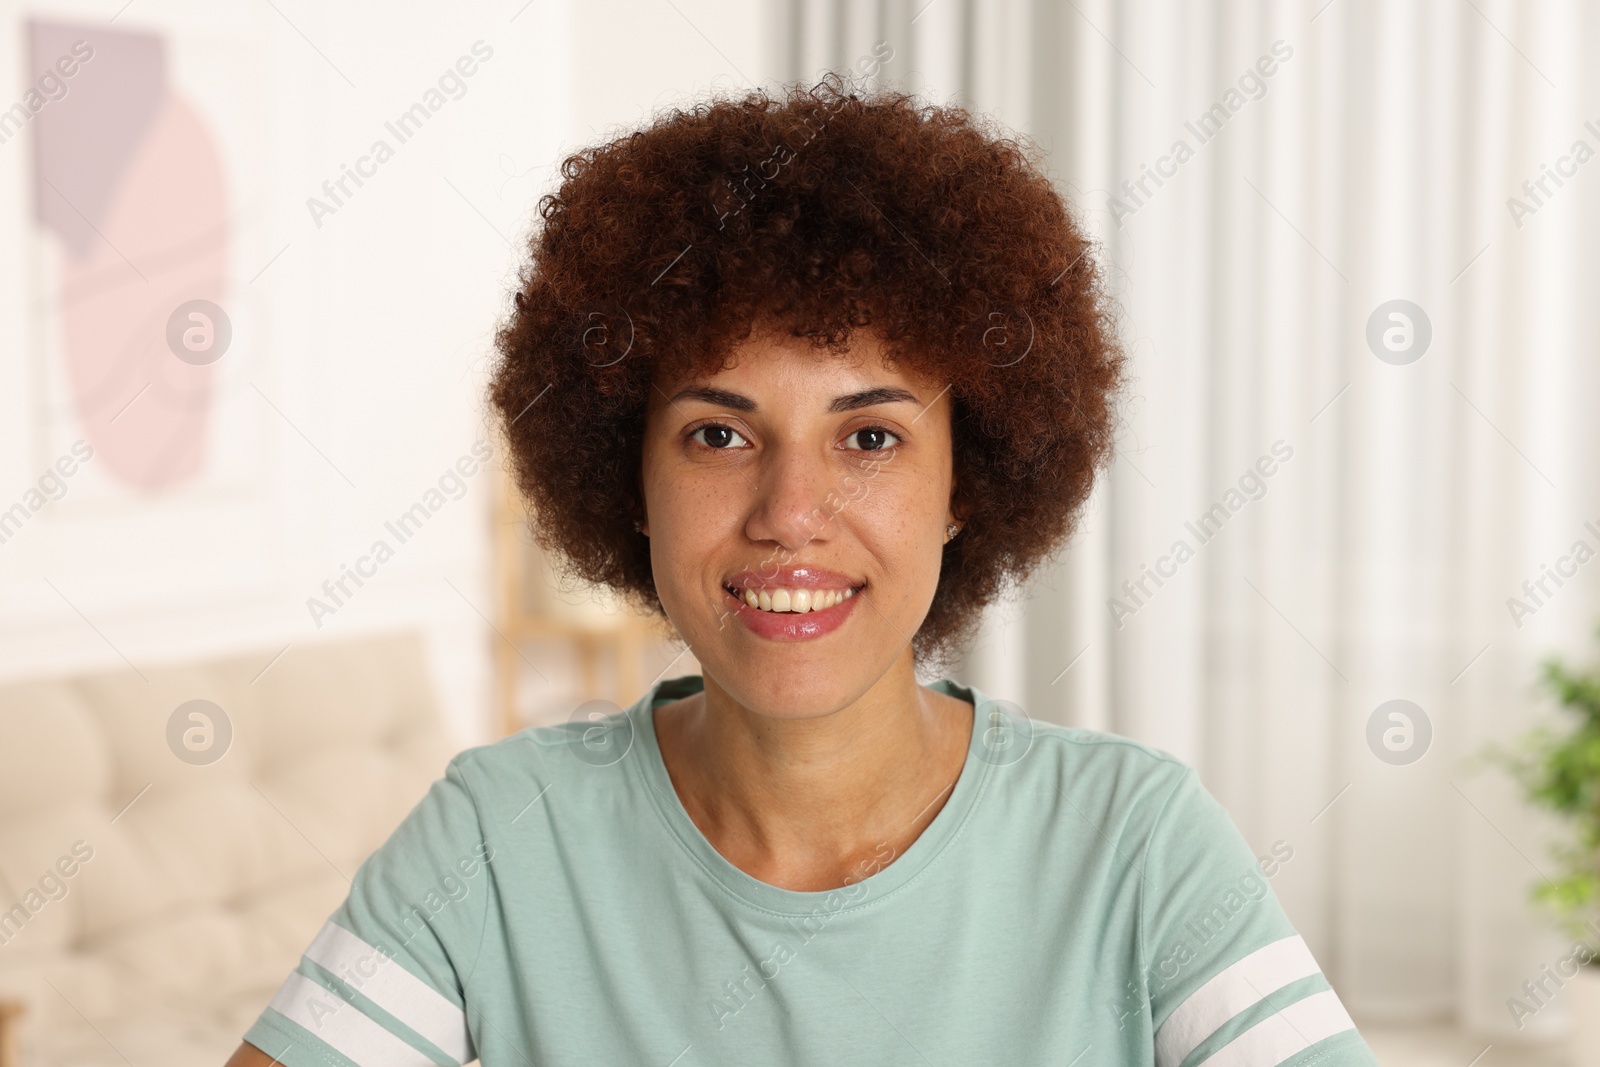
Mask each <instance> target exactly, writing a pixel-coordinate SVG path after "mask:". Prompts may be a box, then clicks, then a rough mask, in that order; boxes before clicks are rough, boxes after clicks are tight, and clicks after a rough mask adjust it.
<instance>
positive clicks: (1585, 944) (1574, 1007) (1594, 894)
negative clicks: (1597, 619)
mask: <svg viewBox="0 0 1600 1067" xmlns="http://www.w3.org/2000/svg"><path fill="white" fill-rule="evenodd" d="M1596 637H1597V638H1600V628H1597V629H1596ZM1539 685H1540V688H1541V689H1542V690H1544V691H1545V692H1546V693H1548V694H1549V695H1551V696H1553V697H1554V698H1555V699H1556V701H1557V702H1558V703H1559V704H1560V705H1561V712H1560V713H1559V716H1558V717H1557V718H1556V719H1555V720H1554V721H1550V722H1546V723H1544V724H1541V725H1539V726H1537V727H1535V728H1534V729H1532V730H1530V731H1529V732H1527V733H1526V734H1524V735H1523V736H1522V737H1521V738H1519V739H1518V740H1517V741H1516V742H1514V743H1513V744H1512V745H1511V746H1510V747H1509V748H1503V749H1498V750H1496V751H1495V752H1494V753H1493V754H1492V756H1491V758H1492V759H1494V761H1495V762H1497V763H1499V764H1500V765H1501V766H1503V767H1505V768H1506V769H1507V770H1508V771H1509V772H1510V773H1511V775H1512V777H1513V778H1514V779H1516V781H1517V783H1518V784H1519V785H1520V786H1521V787H1522V791H1523V795H1524V796H1525V797H1526V799H1527V800H1528V801H1529V802H1530V803H1532V804H1534V805H1535V806H1537V807H1540V808H1544V809H1545V810H1547V811H1549V812H1552V813H1553V814H1555V815H1556V816H1557V818H1558V819H1559V820H1560V821H1561V823H1562V825H1563V828H1564V830H1565V834H1564V840H1562V841H1561V842H1560V843H1559V844H1557V845H1556V846H1555V848H1554V849H1553V859H1554V860H1555V864H1556V866H1555V868H1554V869H1553V870H1549V871H1548V872H1547V877H1545V878H1542V879H1541V880H1540V881H1539V882H1538V883H1537V884H1535V886H1534V887H1533V890H1532V896H1533V899H1534V901H1535V902H1536V903H1537V904H1539V905H1540V906H1541V908H1542V909H1544V910H1545V911H1547V912H1548V913H1549V914H1551V915H1552V916H1553V917H1554V918H1555V919H1556V920H1557V921H1558V922H1559V923H1560V924H1561V926H1562V927H1563V928H1564V929H1565V930H1566V931H1567V932H1568V933H1570V934H1571V935H1572V936H1573V937H1574V938H1576V943H1575V944H1574V946H1573V949H1574V951H1573V954H1572V955H1570V956H1568V957H1567V958H1566V959H1567V961H1570V962H1566V966H1565V967H1561V968H1560V969H1561V970H1562V971H1563V974H1562V978H1563V979H1565V984H1566V986H1567V988H1565V989H1564V990H1563V991H1562V997H1563V999H1565V1000H1566V1001H1567V1014H1568V1016H1569V1017H1570V1018H1571V1019H1572V1020H1573V1023H1574V1028H1575V1031H1576V1032H1575V1033H1574V1035H1573V1046H1572V1047H1573V1053H1574V1055H1575V1061H1574V1062H1575V1063H1577V1064H1579V1065H1585V1067H1586V1065H1589V1064H1600V663H1597V664H1593V665H1591V666H1589V667H1588V668H1587V669H1583V668H1575V667H1571V666H1568V665H1567V664H1566V663H1564V662H1562V660H1560V659H1559V658H1555V657H1552V658H1551V659H1548V660H1546V661H1545V662H1544V663H1543V664H1541V666H1540V673H1539ZM1574 964H1584V965H1583V966H1578V967H1576V968H1575V969H1576V972H1577V973H1573V974H1567V973H1565V972H1566V971H1570V970H1573V969H1574ZM1510 1003H1511V1004H1512V1006H1513V1010H1512V1014H1513V1017H1517V1016H1518V1009H1517V1008H1516V1007H1515V1003H1516V1002H1515V999H1514V1000H1513V1002H1510ZM1525 1003H1526V1002H1524V1005H1525ZM1518 1025H1519V1027H1520V1025H1521V1019H1520V1018H1518Z"/></svg>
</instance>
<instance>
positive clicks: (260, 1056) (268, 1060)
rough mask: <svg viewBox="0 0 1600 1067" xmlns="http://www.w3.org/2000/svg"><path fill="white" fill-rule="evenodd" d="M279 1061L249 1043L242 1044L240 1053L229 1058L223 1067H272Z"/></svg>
mask: <svg viewBox="0 0 1600 1067" xmlns="http://www.w3.org/2000/svg"><path fill="white" fill-rule="evenodd" d="M277 1062H278V1061H277V1060H275V1059H273V1058H272V1057H271V1056H268V1055H267V1054H266V1053H265V1052H262V1051H261V1050H260V1049H258V1048H256V1047H255V1046H254V1045H252V1044H249V1043H248V1042H241V1043H240V1045H239V1051H237V1052H235V1053H234V1054H233V1055H232V1056H230V1057H229V1058H228V1062H227V1063H225V1064H223V1067H272V1064H274V1063H277Z"/></svg>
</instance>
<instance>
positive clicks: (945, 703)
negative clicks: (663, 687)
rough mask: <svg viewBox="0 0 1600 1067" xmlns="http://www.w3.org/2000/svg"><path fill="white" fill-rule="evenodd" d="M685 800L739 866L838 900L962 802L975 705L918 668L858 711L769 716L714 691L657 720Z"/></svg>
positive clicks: (890, 679)
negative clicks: (922, 681)
mask: <svg viewBox="0 0 1600 1067" xmlns="http://www.w3.org/2000/svg"><path fill="white" fill-rule="evenodd" d="M654 718H655V723H656V736H657V741H658V744H659V747H660V749H661V756H662V760H663V762H664V763H665V764H666V768H667V773H668V775H669V776H670V777H671V779H672V785H673V788H674V789H675V790H676V791H677V794H678V798H679V800H680V801H682V803H683V807H684V810H685V811H687V812H688V814H689V817H690V819H691V820H693V822H694V824H695V826H697V827H698V828H699V829H700V832H701V833H703V834H704V835H705V837H706V839H707V840H708V841H710V842H711V844H712V846H713V847H714V848H716V850H717V851H718V852H719V853H721V854H722V855H723V856H724V857H725V858H726V859H727V860H728V861H729V862H730V863H732V864H733V865H734V866H736V867H738V868H739V869H740V870H742V871H744V872H745V873H746V874H749V875H750V876H751V877H753V878H756V879H758V880H760V881H763V882H767V883H769V884H772V885H776V886H780V887H782V888H785V889H794V890H805V891H814V890H824V889H835V888H838V887H839V886H842V885H846V884H849V883H852V882H857V881H861V880H862V879H863V878H866V877H868V876H870V875H871V874H872V873H874V872H875V871H876V870H877V869H879V868H880V867H883V866H886V865H887V864H888V863H889V862H892V860H893V859H894V857H896V856H899V855H900V854H901V853H903V852H904V851H905V850H906V849H907V848H908V847H910V845H911V843H912V842H913V841H915V840H916V839H917V837H918V836H920V835H921V833H922V831H923V830H924V829H926V828H927V826H928V824H929V823H930V822H932V821H933V818H934V817H935V816H936V815H938V813H939V811H940V810H941V809H942V808H943V807H944V804H945V802H946V801H947V800H948V799H949V798H950V794H951V792H952V790H953V789H954V786H955V782H956V779H957V777H958V776H959V775H960V774H961V770H962V767H963V766H964V764H965V761H966V754H967V750H968V747H969V745H970V743H971V737H972V729H973V715H972V706H971V705H970V704H968V703H967V702H966V701H964V700H960V699H957V698H955V697H950V696H946V695H944V694H943V693H938V692H935V691H934V690H931V689H927V688H924V687H923V686H920V685H918V684H917V681H916V674H915V671H914V667H913V663H912V661H911V657H910V655H909V654H908V655H907V656H905V657H904V658H903V660H902V661H900V662H897V663H896V665H895V667H894V668H892V669H891V670H890V671H889V672H888V673H887V674H885V675H884V677H883V678H881V679H879V680H878V682H877V683H876V684H874V685H873V687H872V688H871V689H869V690H868V691H867V692H866V693H864V694H863V695H862V696H861V697H860V698H859V699H857V700H856V701H855V702H854V703H852V704H850V705H848V706H846V707H843V708H840V709H839V710H837V711H834V712H830V713H828V714H825V715H819V716H814V717H809V718H801V719H785V718H777V717H774V716H770V715H759V714H756V713H754V712H751V711H750V710H748V709H747V708H745V707H743V706H742V705H741V704H740V703H739V702H738V701H737V700H735V699H734V698H733V697H732V696H730V695H729V694H728V693H727V692H726V691H725V690H723V689H722V688H721V687H720V686H718V685H717V684H716V681H715V679H713V678H711V677H707V678H706V679H705V690H704V692H702V693H696V694H694V695H693V696H689V697H685V698H683V699H682V700H678V701H675V702H673V703H671V704H667V705H663V706H662V707H660V708H658V709H657V710H656V712H655V716H654Z"/></svg>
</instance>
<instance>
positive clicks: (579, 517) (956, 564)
mask: <svg viewBox="0 0 1600 1067" xmlns="http://www.w3.org/2000/svg"><path fill="white" fill-rule="evenodd" d="M561 173H562V176H563V179H564V180H563V181H562V183H561V186H560V188H559V190H558V191H557V192H556V193H554V194H552V195H547V196H545V197H543V198H542V199H541V200H540V202H539V214H540V216H541V217H542V219H543V223H544V225H543V226H542V227H541V228H540V229H539V230H538V232H537V233H536V234H535V235H534V236H533V237H532V238H531V240H530V246H529V252H530V255H529V259H528V261H527V263H526V264H525V265H524V267H523V269H522V271H521V273H520V276H519V291H518V292H517V293H516V296H515V300H514V309H513V310H512V311H511V313H510V315H509V317H508V319H507V320H506V321H505V322H503V323H502V324H501V326H500V328H499V330H498V332H497V334H496V345H497V348H498V352H499V358H498V360H497V361H496V364H495V367H494V371H493V376H492V381H491V383H490V398H491V401H492V403H493V405H494V407H495V408H496V409H497V412H498V414H499V416H500V418H501V420H502V421H503V423H504V429H505V434H506V441H507V444H508V445H509V447H510V451H511V456H512V464H513V469H514V473H515V475H516V479H517V484H518V486H519V487H520V489H521V491H522V493H523V494H524V496H525V497H526V498H527V500H528V502H529V503H530V504H531V522H532V527H533V532H534V536H535V538H536V539H537V540H538V541H539V543H540V544H541V545H543V546H545V547H546V548H548V549H551V550H553V551H555V552H556V553H558V554H559V555H560V556H563V557H565V562H566V565H567V566H566V570H567V571H568V573H570V574H573V575H575V576H577V577H579V578H581V579H584V580H587V581H590V582H596V583H600V584H603V585H606V586H610V587H611V588H613V589H615V590H617V591H619V592H621V593H623V594H626V595H628V596H630V597H631V598H633V599H634V600H636V601H637V602H639V603H640V604H641V605H642V606H644V607H645V608H646V609H647V610H654V611H655V612H658V613H659V612H661V603H660V600H659V599H658V597H657V595H656V591H655V584H654V581H653V578H652V576H651V567H650V548H649V542H648V540H647V539H646V538H645V537H644V536H643V535H641V534H640V533H639V532H638V531H637V530H636V529H635V526H634V523H635V520H636V519H638V518H639V517H640V516H642V515H643V508H642V504H641V498H640V489H639V482H638V476H639V464H640V455H641V448H642V438H643V430H644V418H645V408H646V402H647V400H648V397H649V394H650V389H651V384H652V381H653V380H656V378H657V376H658V375H660V376H665V375H676V374H684V373H688V374H699V373H711V372H714V371H715V370H716V369H718V368H720V367H721V366H723V365H725V364H726V362H727V359H728V356H729V353H730V351H731V350H732V349H733V347H734V346H736V345H737V344H739V343H740V342H742V341H744V340H746V339H747V338H749V337H750V335H751V333H752V331H753V330H754V329H755V328H756V326H757V325H758V324H764V323H770V322H776V323H780V324H782V326H783V327H784V328H786V329H788V330H790V331H791V332H792V334H793V335H794V336H795V337H799V338H805V339H809V340H810V342H811V344H813V345H814V346H816V347H818V348H827V349H830V350H833V351H841V352H842V351H844V350H845V348H846V346H847V345H848V342H849V338H850V335H851V332H852V331H853V330H856V329H862V328H870V329H871V330H873V331H875V332H876V333H877V335H878V336H879V338H880V339H881V340H882V342H883V346H884V352H885V355H886V358H887V359H888V360H889V361H890V362H891V363H894V364H896V365H901V366H905V367H907V368H909V369H911V370H913V371H917V372H921V373H925V374H928V375H931V376H934V377H935V378H936V379H938V380H942V381H947V382H949V383H950V390H949V391H950V395H951V397H952V399H953V405H952V420H953V421H952V430H953V448H954V455H953V462H954V473H955V490H954V493H955V499H954V500H953V502H952V506H953V508H954V510H955V513H956V514H957V515H958V516H960V517H961V518H962V519H963V521H964V526H963V529H962V532H961V535H960V536H959V537H957V538H955V539H954V540H952V541H950V543H949V544H947V545H946V546H945V549H944V559H943V561H942V566H941V573H940V576H939V584H938V589H937V592H936V594H935V596H934V601H933V605H932V607H931V608H930V610H929V612H928V615H927V617H926V619H925V620H924V621H923V623H922V626H921V628H920V629H919V630H918V632H917V634H916V637H915V639H914V642H913V646H914V650H915V654H916V656H917V657H918V659H919V661H923V662H926V661H929V660H933V661H943V660H945V659H947V658H948V657H950V656H951V655H952V654H954V653H955V652H957V651H958V650H959V648H960V647H961V646H962V644H963V643H964V642H965V640H966V639H967V638H968V637H969V636H970V635H971V633H972V630H973V629H974V627H975V625H976V623H977V621H978V618H979V615H980V612H981V609H982V608H983V606H984V605H985V604H987V603H988V602H989V601H991V600H992V599H994V597H995V596H996V595H997V594H998V593H1000V592H1001V590H1002V588H1003V587H1004V586H1005V584H1006V583H1007V582H1010V581H1016V582H1020V581H1022V580H1023V579H1025V578H1026V577H1027V575H1028V574H1029V573H1030V572H1031V571H1032V570H1033V569H1034V568H1035V567H1036V566H1037V565H1038V564H1040V563H1041V562H1043V561H1044V560H1046V559H1048V558H1049V557H1050V556H1052V555H1053V554H1054V552H1055V551H1056V550H1057V549H1058V548H1059V547H1061V546H1062V545H1063V544H1064V543H1065V541H1066V540H1067V538H1068V537H1069V535H1070V534H1071V533H1072V530H1073V526H1074V522H1075V519H1076V515H1077V512H1078V509H1079V507H1080V506H1081V505H1082V504H1083V502H1084V500H1085V499H1086V498H1087V497H1088V495H1089V492H1090V490H1091V488H1092V487H1093V483H1094V478H1095V474H1096V471H1097V469H1098V468H1099V467H1100V466H1101V465H1102V464H1103V463H1105V462H1106V461H1107V459H1108V457H1109V455H1110V452H1111V444H1112V437H1113V432H1114V425H1113V423H1114V409H1115V403H1116V395H1117V393H1118V390H1119V388H1120V385H1121V374H1122V364H1123V355H1122V352H1121V349H1120V347H1119V345H1118V342H1117V340H1116V332H1115V329H1114V321H1113V314H1112V309H1111V307H1110V303H1109V301H1108V300H1107V299H1106V297H1105V294H1104V290H1103V286H1102V282H1101V278H1100V274H1099V271H1098V269H1097V267H1096V265H1095V262H1094V258H1093V257H1092V256H1091V255H1090V254H1089V253H1090V245H1089V242H1088V240H1087V239H1086V238H1085V236H1084V234H1083V233H1082V231H1081V230H1080V229H1079V227H1078V226H1077V225H1076V224H1075V223H1074V221H1073V219H1072V218H1071V217H1070V216H1069V213H1068V210H1067V207H1066V205H1065V204H1064V203H1063V201H1062V198H1061V196H1060V194H1058V193H1057V191H1056V190H1055V188H1054V187H1053V186H1052V185H1051V183H1050V181H1049V179H1047V178H1046V177H1045V176H1044V174H1043V173H1042V172H1041V170H1040V167H1039V165H1038V163H1037V157H1036V153H1034V152H1032V151H1031V150H1030V149H1029V148H1028V147H1027V146H1026V145H1024V144H1023V143H1021V142H1019V141H1018V140H1016V139H1015V138H1013V137H1011V136H1008V135H1006V134H1005V133H1004V132H1003V131H998V130H992V129H990V128H988V127H987V126H986V125H985V124H984V123H982V122H980V121H979V120H978V119H976V118H974V117H973V116H972V115H971V114H969V113H968V112H966V111H965V110H963V109H960V108H955V107H934V106H928V105H924V104H922V103H920V102H919V101H917V99H916V98H915V97H912V96H909V95H906V94H903V93H898V92H890V91H883V90H878V91H867V90H863V89H860V88H858V87H856V86H853V85H851V84H849V83H847V82H845V81H843V80H842V79H840V78H838V77H837V76H832V75H830V76H829V77H828V78H825V79H824V80H823V81H822V82H820V83H818V84H817V85H816V86H813V87H812V88H810V89H802V88H799V87H792V88H787V89H784V90H782V91H780V92H779V93H777V94H771V93H767V92H753V93H750V94H749V95H747V96H745V97H743V98H742V99H715V100H710V101H706V102H704V103H701V104H698V105H697V106H695V107H693V108H691V109H690V110H686V111H685V110H674V111H672V112H670V113H667V114H666V115H664V116H662V117H660V118H658V119H657V120H656V121H655V122H654V123H653V124H652V125H650V126H649V127H647V128H645V129H642V130H638V131H635V132H632V133H629V134H627V135H625V136H622V137H620V138H618V139H616V140H614V141H611V142H610V143H607V144H601V145H598V146H595V147H591V148H588V149H585V150H583V151H581V152H579V153H577V154H575V155H573V156H571V157H569V158H568V159H567V160H566V161H565V162H564V163H563V164H562V167H561Z"/></svg>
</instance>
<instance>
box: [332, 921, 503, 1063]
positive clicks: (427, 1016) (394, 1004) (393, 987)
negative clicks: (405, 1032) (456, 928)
mask: <svg viewBox="0 0 1600 1067" xmlns="http://www.w3.org/2000/svg"><path fill="white" fill-rule="evenodd" d="M305 955H306V959H308V960H311V961H312V962H313V963H317V964H320V965H321V966H323V967H325V968H327V969H328V970H329V971H331V972H332V973H334V974H336V975H338V976H339V977H340V978H342V979H344V980H345V981H346V982H349V983H350V985H351V986H352V987H353V988H355V989H356V990H357V991H359V992H360V993H361V995H362V996H364V997H367V998H368V999H369V1000H371V1001H372V1002H373V1003H374V1004H376V1005H378V1007H380V1008H382V1009H383V1010H384V1011H386V1012H388V1013H389V1014H390V1015H393V1016H394V1017H395V1018H396V1019H399V1020H400V1021H401V1022H402V1023H404V1024H406V1025H407V1026H409V1027H410V1028H411V1029H413V1030H415V1031H416V1032H417V1033H419V1034H421V1035H422V1036H423V1037H425V1038H427V1039H428V1040H429V1041H431V1042H433V1043H434V1044H435V1045H438V1046H439V1048H440V1049H442V1050H443V1051H444V1054H445V1055H446V1056H449V1057H450V1058H451V1059H453V1060H455V1061H456V1062H457V1063H466V1062H467V1061H468V1060H471V1059H474V1058H475V1054H474V1052H473V1050H472V1038H471V1036H470V1035H469V1034H468V1033H467V1016H466V1013H465V1012H463V1011H462V1010H461V1009H460V1008H458V1007H456V1006H455V1005H454V1004H453V1003H451V1002H450V1000H449V999H447V998H446V997H445V996H444V994H442V993H440V992H439V991H438V990H436V989H434V988H433V987H432V986H430V985H429V984H428V983H426V982H424V981H423V980H422V979H420V978H418V977H417V976H416V975H414V974H412V973H411V972H410V971H408V970H406V969H405V968H404V967H402V966H401V965H400V964H399V963H398V962H396V961H395V960H393V959H391V958H390V957H388V956H386V955H384V953H383V952H381V951H380V950H379V949H377V948H376V947H374V946H372V945H369V944H367V943H366V942H365V941H363V940H362V939H361V938H359V937H357V936H356V935H355V934H352V933H351V932H350V931H349V930H346V929H345V928H344V927H342V926H340V925H338V924H337V923H334V922H331V921H330V922H329V923H328V924H327V925H325V926H324V927H323V928H322V931H321V932H320V933H318V934H317V936H316V937H315V938H314V939H313V940H312V942H311V946H310V947H309V948H307V949H306V953H305Z"/></svg>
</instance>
